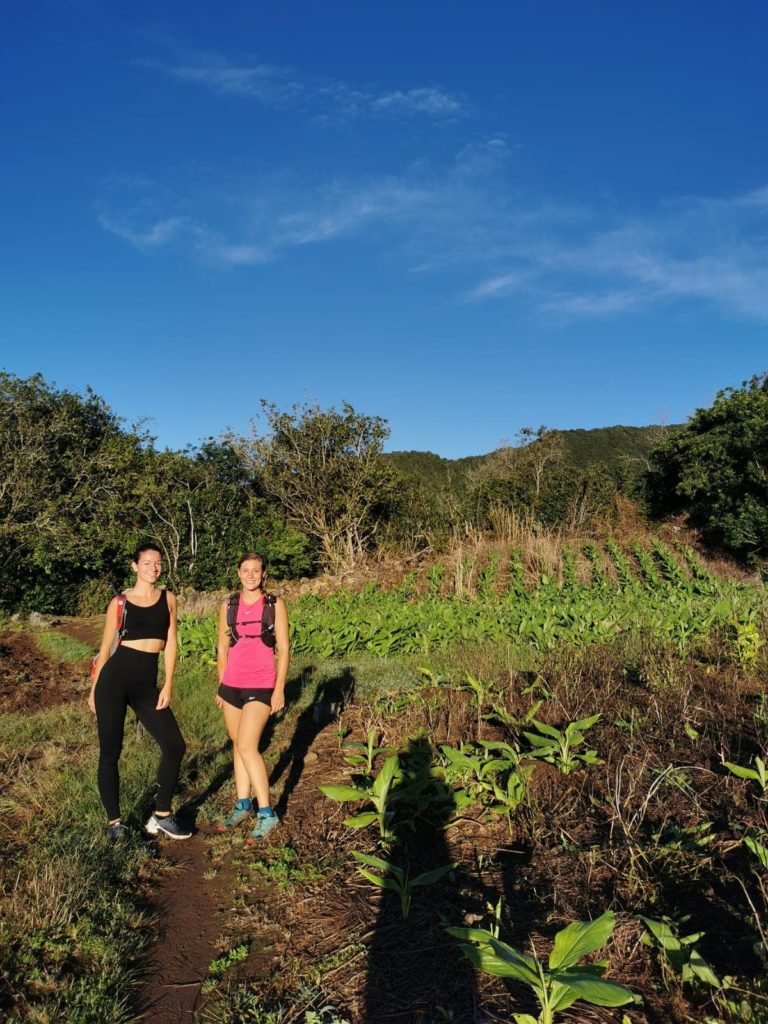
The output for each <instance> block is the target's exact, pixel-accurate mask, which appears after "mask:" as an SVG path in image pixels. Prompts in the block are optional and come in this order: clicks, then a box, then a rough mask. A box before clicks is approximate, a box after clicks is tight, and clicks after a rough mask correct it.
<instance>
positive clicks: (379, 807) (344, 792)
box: [320, 755, 398, 839]
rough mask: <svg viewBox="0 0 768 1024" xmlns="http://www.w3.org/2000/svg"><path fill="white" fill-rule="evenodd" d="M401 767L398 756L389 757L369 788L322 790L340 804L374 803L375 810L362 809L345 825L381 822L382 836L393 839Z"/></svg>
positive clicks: (331, 788) (360, 825)
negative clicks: (394, 796)
mask: <svg viewBox="0 0 768 1024" xmlns="http://www.w3.org/2000/svg"><path fill="white" fill-rule="evenodd" d="M397 770H398V758H397V755H393V756H392V757H389V758H387V760H386V761H385V762H384V764H383V765H382V766H381V768H380V770H379V774H378V775H377V776H376V778H375V779H374V780H373V782H372V783H371V785H370V787H369V788H364V787H362V786H320V791H321V792H322V793H323V794H324V795H325V796H327V797H328V798H329V799H330V800H337V801H338V802H340V803H346V802H349V803H352V802H359V801H366V802H368V803H372V804H373V806H374V808H375V810H373V811H361V812H360V813H359V814H356V815H355V816H354V817H352V818H345V819H344V824H345V825H347V826H348V827H349V828H366V827H367V826H368V825H372V824H373V823H374V822H378V825H379V833H380V835H381V838H382V839H391V838H392V835H393V833H392V819H393V817H394V810H393V809H392V783H393V782H394V780H395V774H396V772H397Z"/></svg>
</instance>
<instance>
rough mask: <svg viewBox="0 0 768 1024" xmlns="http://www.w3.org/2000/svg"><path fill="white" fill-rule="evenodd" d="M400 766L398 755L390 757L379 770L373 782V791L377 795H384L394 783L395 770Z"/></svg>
mask: <svg viewBox="0 0 768 1024" xmlns="http://www.w3.org/2000/svg"><path fill="white" fill-rule="evenodd" d="M398 766H399V762H398V758H397V755H395V756H393V757H388V758H387V760H386V761H385V762H384V764H383V765H382V766H381V769H380V770H379V774H378V775H377V776H376V779H375V781H374V783H373V792H374V793H375V794H376V796H379V797H380V796H383V795H384V794H385V793H386V792H387V790H388V789H389V787H390V786H391V785H392V780H393V779H394V777H395V772H396V771H397V769H398Z"/></svg>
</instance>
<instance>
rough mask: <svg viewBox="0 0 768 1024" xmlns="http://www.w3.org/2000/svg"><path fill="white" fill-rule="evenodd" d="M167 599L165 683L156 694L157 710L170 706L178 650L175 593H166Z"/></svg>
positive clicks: (164, 660)
mask: <svg viewBox="0 0 768 1024" xmlns="http://www.w3.org/2000/svg"><path fill="white" fill-rule="evenodd" d="M166 598H167V601H168V612H169V614H170V617H171V618H170V622H169V623H168V636H167V637H166V638H165V651H164V654H163V662H164V665H165V683H164V684H163V688H162V690H161V691H160V693H159V694H158V695H157V710H158V711H162V710H163V708H167V707H169V706H170V703H171V700H172V699H173V676H174V673H175V672H176V653H177V651H178V640H177V637H176V630H177V629H178V606H177V604H176V595H175V594H171V593H166Z"/></svg>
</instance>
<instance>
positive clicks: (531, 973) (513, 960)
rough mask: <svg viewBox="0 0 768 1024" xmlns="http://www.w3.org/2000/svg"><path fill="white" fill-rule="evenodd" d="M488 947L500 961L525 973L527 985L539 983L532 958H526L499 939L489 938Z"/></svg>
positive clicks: (537, 971)
mask: <svg viewBox="0 0 768 1024" xmlns="http://www.w3.org/2000/svg"><path fill="white" fill-rule="evenodd" d="M490 946H491V949H492V950H493V952H494V953H495V954H496V956H497V957H498V958H499V959H500V960H503V961H504V962H505V963H508V964H513V965H516V966H517V967H518V969H519V970H522V971H524V972H527V974H528V983H529V984H532V985H539V984H540V983H541V977H540V975H539V968H538V965H537V963H536V960H535V959H534V958H533V957H530V956H526V955H525V953H521V952H520V951H519V950H517V949H515V948H514V946H508V945H507V944H506V942H501V941H500V940H499V939H495V938H491V941H490Z"/></svg>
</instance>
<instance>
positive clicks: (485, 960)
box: [461, 945, 539, 985]
mask: <svg viewBox="0 0 768 1024" xmlns="http://www.w3.org/2000/svg"><path fill="white" fill-rule="evenodd" d="M461 951H462V953H463V954H464V956H465V957H466V958H467V959H468V960H469V961H470V962H471V963H473V964H474V965H475V967H477V968H479V970H481V971H482V972H483V973H484V974H493V975H495V976H496V977H498V978H514V979H515V980H516V981H522V982H525V984H526V985H539V976H538V974H535V973H533V972H531V971H530V969H529V968H527V967H526V966H525V965H523V964H521V963H517V962H513V961H510V960H504V959H502V958H501V957H500V956H496V955H495V954H493V953H490V952H489V951H488V947H487V946H480V947H478V946H466V945H463V946H462V947H461Z"/></svg>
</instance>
